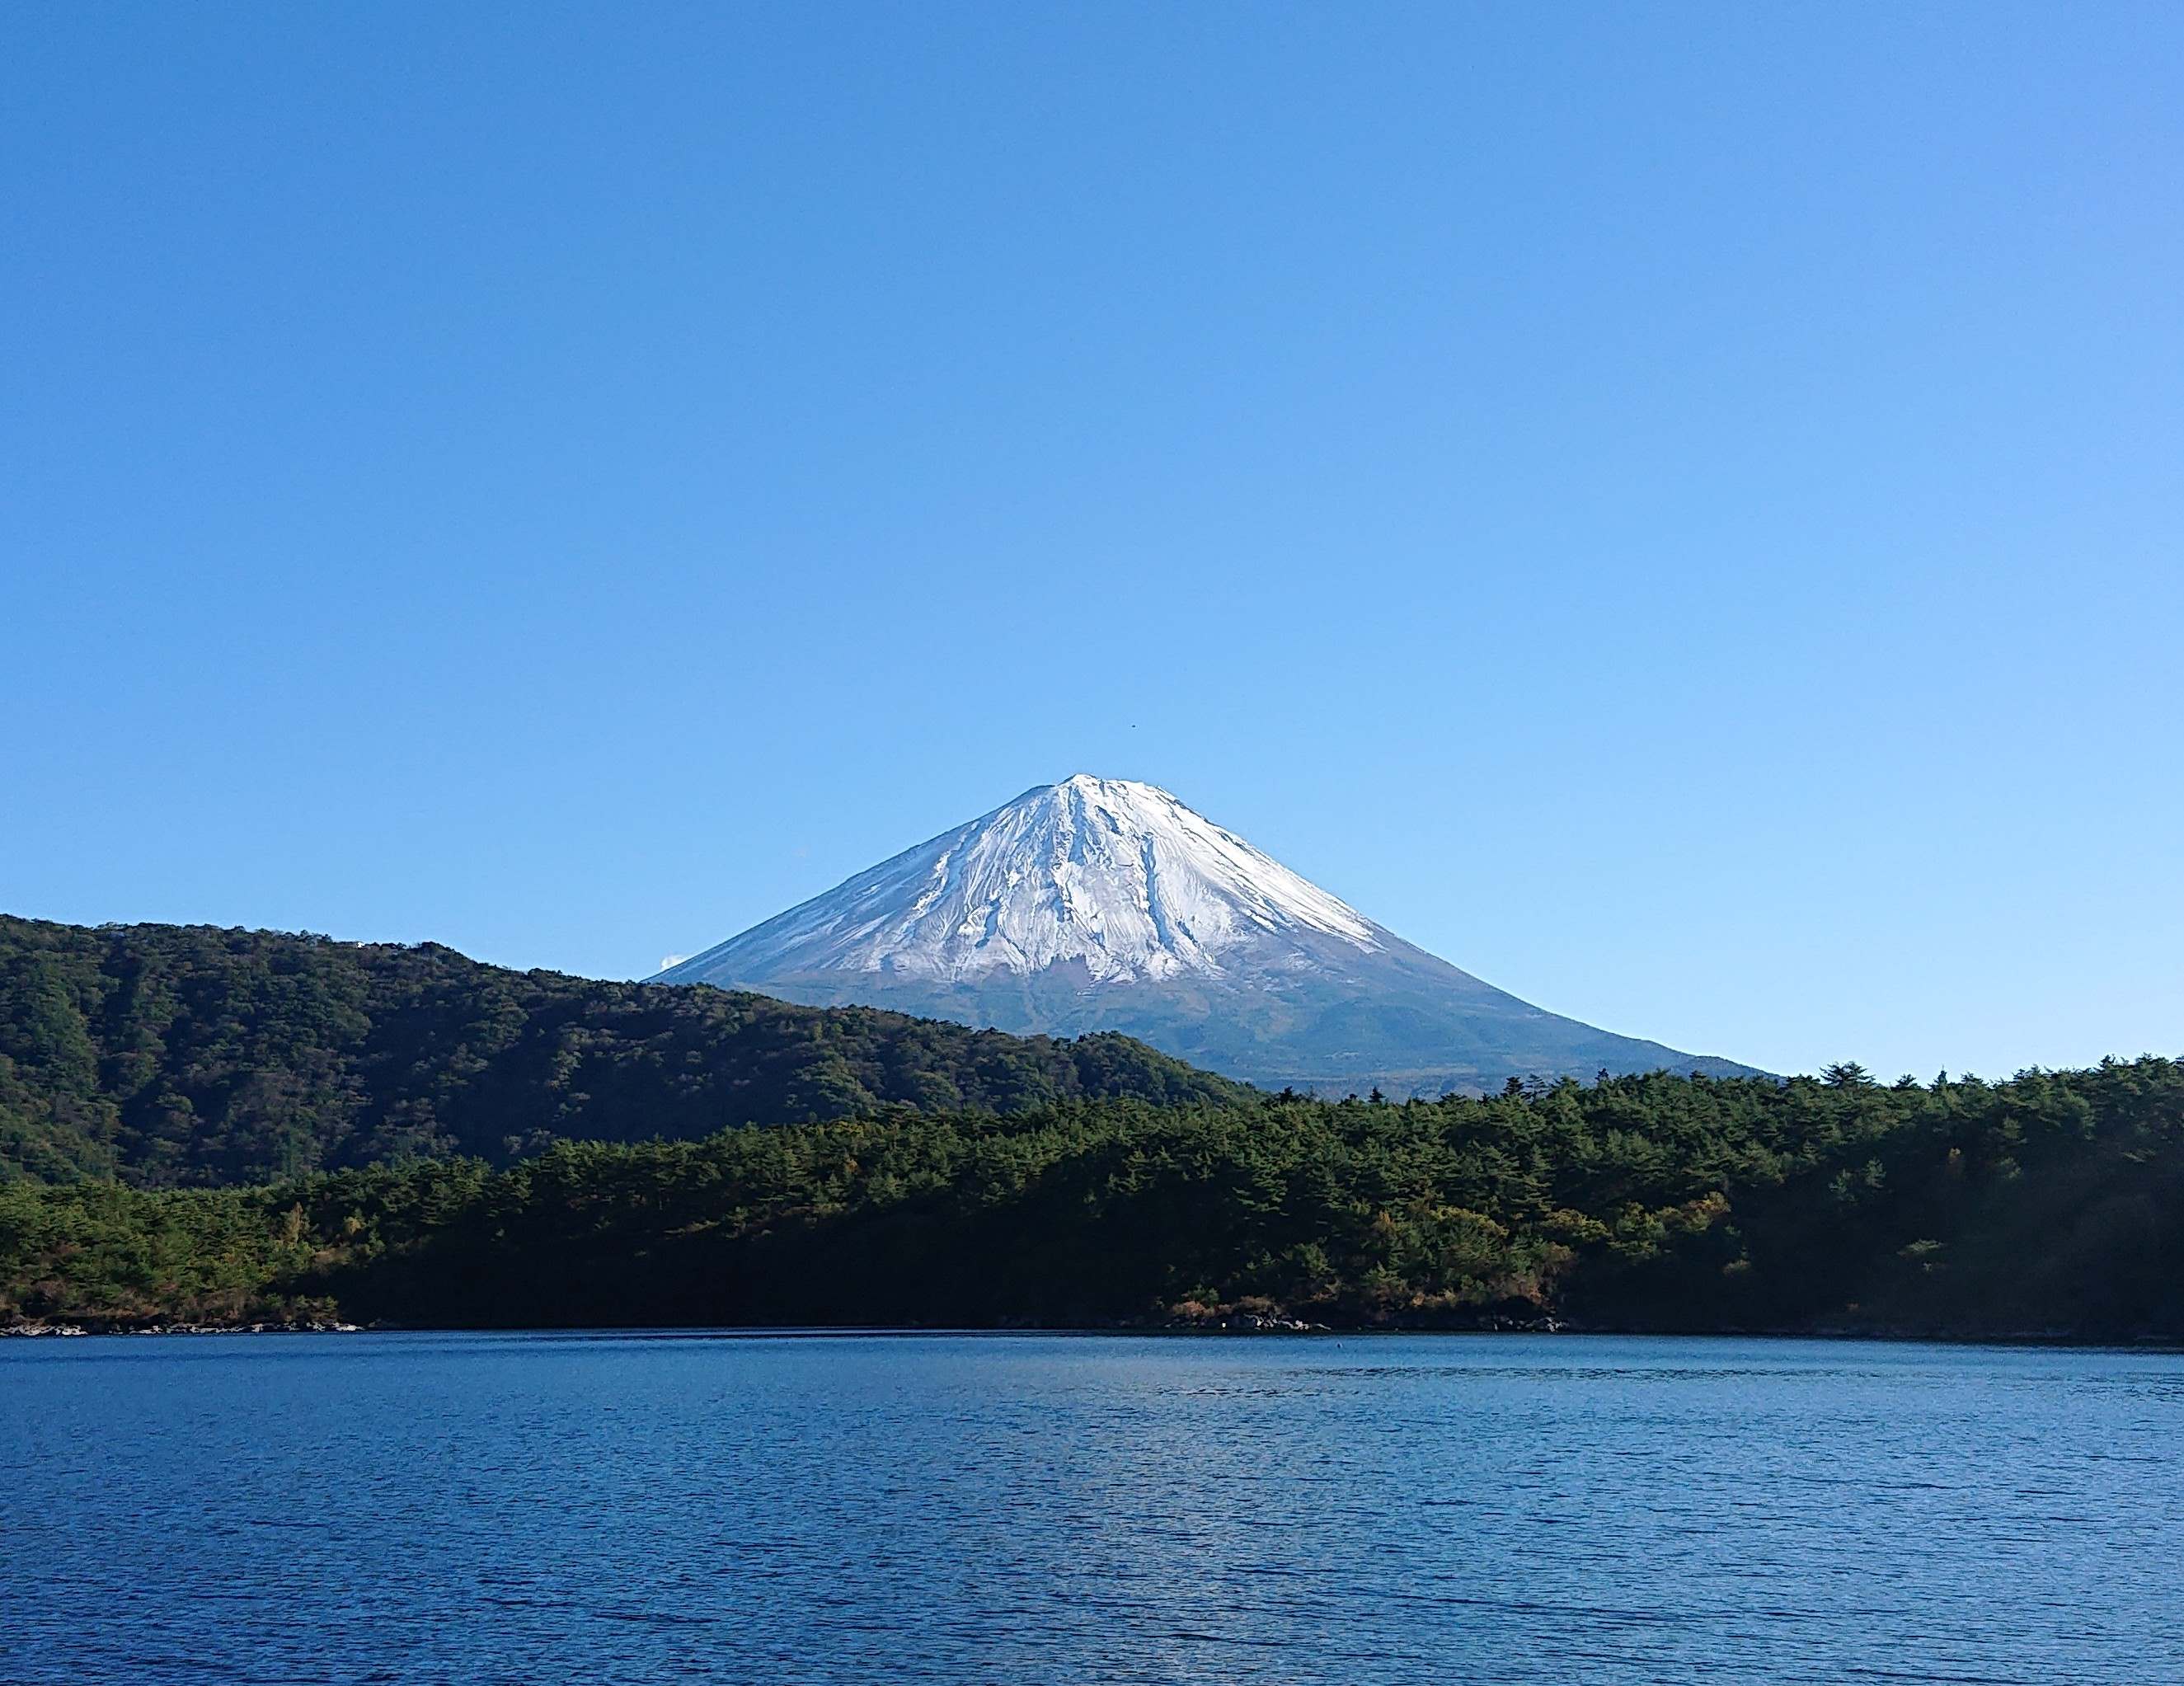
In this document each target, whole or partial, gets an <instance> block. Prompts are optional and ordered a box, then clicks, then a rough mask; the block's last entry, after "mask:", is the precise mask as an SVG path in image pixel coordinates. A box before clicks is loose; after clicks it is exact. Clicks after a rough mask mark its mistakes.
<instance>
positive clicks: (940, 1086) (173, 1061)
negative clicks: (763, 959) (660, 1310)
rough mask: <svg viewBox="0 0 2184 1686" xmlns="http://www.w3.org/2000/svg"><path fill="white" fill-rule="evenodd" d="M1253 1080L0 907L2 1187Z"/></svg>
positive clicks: (770, 1007)
mask: <svg viewBox="0 0 2184 1686" xmlns="http://www.w3.org/2000/svg"><path fill="white" fill-rule="evenodd" d="M1240 1093H1242V1091H1241V1090H1240V1088H1238V1087H1237V1086H1236V1085H1234V1084H1231V1083H1229V1082H1226V1081H1225V1080H1223V1079H1222V1078H1219V1077H1212V1076H1210V1075H1208V1074H1206V1073H1204V1072H1201V1071H1195V1070H1193V1069H1192V1068H1191V1067H1190V1066H1185V1065H1184V1064H1183V1063H1182V1062H1181V1061H1179V1060H1173V1059H1170V1058H1169V1057H1167V1055H1165V1054H1159V1053H1156V1052H1155V1051H1154V1050H1153V1049H1150V1048H1147V1047H1145V1046H1144V1045H1143V1044H1142V1043H1136V1042H1133V1041H1130V1040H1129V1039H1128V1038H1123V1037H1119V1036H1089V1037H1084V1038H1079V1039H1078V1040H1076V1041H1060V1040H1055V1039H1051V1038H1045V1037H1016V1036H1006V1035H1003V1034H1001V1033H1000V1032H995V1031H974V1030H970V1029H967V1028H966V1027H963V1026H961V1025H954V1024H945V1023H939V1022H936V1021H930V1020H920V1019H913V1018H909V1017H906V1016H905V1015H901V1014H899V1013H890V1012H882V1011H877V1010H872V1009H867V1008H842V1009H820V1008H812V1007H797V1006H791V1005H789V1004H787V1003H785V1002H781V1001H776V1000H772V999H769V998H767V997H765V996H760V995H749V994H740V993H730V992H727V991H724V990H718V989H710V988H682V987H673V986H666V985H645V984H632V983H607V982H595V981H592V980H589V979H584V978H576V977H564V976H562V975H560V974H559V973H555V972H544V971H530V972H520V971H508V970H505V969H504V968H501V967H498V966H489V965H480V964H478V963H477V962H476V961H474V960H467V959H465V957H464V956H462V955H461V954H456V953H455V952H454V950H452V949H445V948H442V947H440V946H438V945H437V944H434V943H422V944H419V945H417V946H415V947H406V946H402V945H397V944H383V943H337V942H334V941H332V940H331V939H330V938H324V937H314V936H298V935H291V934H287V933H283V932H264V931H235V930H220V929H216V928H214V927H210V926H170V925H131V926H99V927H97V928H88V927H85V926H70V925H58V924H52V923H48V922H45V921H36V920H26V919H18V918H13V917H9V916H8V915H0V1180H5V1179H7V1178H9V1177H31V1178H33V1179H38V1180H45V1181H65V1180H69V1179H72V1178H76V1177H114V1178H117V1179H119V1180H120V1181H122V1182H131V1183H138V1184H144V1185H149V1186H155V1187H157V1186H183V1185H192V1184H197V1185H202V1184H220V1183H231V1182H254V1181H263V1180H265V1179H268V1178H271V1177H296V1176H301V1175H304V1174H307V1173H309V1172H311V1171H322V1170H334V1169H338V1168H341V1167H343V1166H363V1165H369V1164H373V1163H376V1162H383V1161H388V1160H406V1159H418V1158H423V1159H443V1158H448V1157H451V1156H455V1155H463V1156H466V1157H471V1158H476V1159H481V1160H486V1161H487V1162H488V1163H491V1164H506V1163H508V1162H510V1160H514V1159H515V1158H517V1157H519V1156H521V1155H525V1154H532V1153H536V1152H538V1151H539V1150H540V1149H543V1148H544V1147H546V1146H548V1145H549V1144H550V1143H553V1142H554V1141H555V1140H557V1139H560V1138H569V1137H577V1138H584V1139H588V1140H595V1141H608V1142H630V1141H640V1140H647V1139H652V1138H697V1137H702V1136H706V1135H710V1134H712V1133H713V1132H716V1131H719V1130H721V1129H724V1128H728V1127H733V1126H737V1125H742V1124H749V1123H759V1124H781V1123H801V1122H812V1121H827V1120H831V1119H838V1118H846V1117H850V1116H857V1115H870V1114H873V1113H877V1112H881V1111H883V1110H886V1109H888V1108H890V1107H894V1108H911V1109H915V1110H920V1111H926V1112H949V1113H970V1114H1000V1113H1010V1112H1016V1111H1020V1110H1023V1109H1025V1108H1027V1107H1031V1106H1036V1105H1045V1104H1049V1103H1052V1102H1056V1101H1068V1100H1074V1099H1134V1100H1142V1101H1147V1102H1151V1103H1154V1104H1157V1105H1186V1104H1190V1103H1193V1102H1200V1101H1207V1100H1225V1099H1234V1097H1236V1096H1237V1095H1239V1094H1240Z"/></svg>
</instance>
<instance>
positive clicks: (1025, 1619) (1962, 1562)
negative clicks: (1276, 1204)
mask: <svg viewBox="0 0 2184 1686" xmlns="http://www.w3.org/2000/svg"><path fill="white" fill-rule="evenodd" d="M0 1481H4V1483H5V1486H4V1500H0V1647H4V1651H0V1680H7V1681H10V1682H18V1681H20V1682H39V1683H44V1682H67V1683H70V1686H77V1683H100V1682H108V1681H115V1682H121V1681H126V1682H131V1683H135V1682H174V1681H188V1682H200V1681H206V1682H210V1681H226V1682H257V1681H263V1682H277V1683H281V1686H292V1683H304V1682H318V1681H324V1682H365V1681H386V1682H393V1681H401V1682H435V1681H446V1682H454V1683H462V1686H473V1683H484V1682H499V1681H505V1682H510V1683H523V1686H531V1683H535V1682H546V1681H571V1682H575V1681H582V1682H587V1683H590V1682H643V1683H646V1686H654V1683H669V1682H676V1683H680V1682H688V1681H705V1680H718V1681H754V1682H757V1681H764V1682H772V1681H790V1680H796V1681H822V1680H823V1681H850V1682H863V1681H872V1682H880V1681H888V1682H895V1681H904V1680H946V1681H966V1682H977V1681H1008V1682H1019V1681H1021V1682H1067V1681H1078V1680H1085V1681H1091V1680H1114V1681H1162V1682H1167V1681H1173V1682H1199V1681H1206V1682H1214V1681H1220V1682H1226V1681H1247V1680H1248V1681H1312V1682H1321V1681H1328V1682H1353V1681H1376V1682H1377V1681H1387V1682H1396V1681H1401V1682H1416V1681H1475V1682H1504V1681H1523V1682H1558V1683H1559V1682H1591V1683H1602V1686H1628V1683H1639V1682H1678V1683H1682V1682H1691V1681H1708V1680H1718V1681H1723V1682H1736V1683H1744V1682H1774V1681H1812V1682H1826V1683H1830V1686H1833V1683H1841V1682H1846V1681H1858V1680H1884V1681H1895V1682H1902V1681H1929V1680H1931V1681H1950V1682H1963V1681H1980V1682H2017V1683H2024V1686H2069V1683H2077V1682H2101V1683H2104V1686H2148V1683H2159V1682H2184V1615H2180V1611H2181V1610H2184V1358H2180V1357H2179V1356H2177V1355H2167V1354H2146V1353H2099V1352H2079V1351H2011V1350H1999V1349H1950V1348H1938V1347H1918V1346H1886V1345H1868V1344H1820V1343H1785V1342H1774V1341H1724V1340H1669V1339H1626V1338H1589V1337H1588V1338H1576V1337H1567V1336H1565V1337H1559V1338H1557V1337H1537V1338H1534V1337H1510V1336H1501V1337H1443V1338H1436V1337H1425V1336H1420V1337H1377V1338H1347V1337H1339V1338H1338V1337H1318V1338H1313V1337H1300V1338H1168V1339H1162V1338H1117V1337H1098V1336H1088V1337H1062V1336H1051V1337H1050V1336H1006V1335H1004V1336H983V1337H981V1336H965V1337H950V1336H893V1337H890V1336H877V1337H871V1338H844V1337H826V1338H795V1337H788V1338H734V1337H723V1338H691V1337H686V1336H673V1337H670V1336H655V1337H645V1336H637V1337H629V1336H611V1337H591V1336H567V1335H559V1336H557V1335H544V1336H538V1335H533V1336H498V1335H432V1336H410V1335H356V1336H346V1337H343V1336H325V1337H315V1336H286V1337H259V1338H251V1337H197V1338H134V1339H130V1338H98V1339H79V1340H66V1341H58V1340H49V1341H42V1342H31V1341H10V1342H0Z"/></svg>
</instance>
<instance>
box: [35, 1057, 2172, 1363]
mask: <svg viewBox="0 0 2184 1686" xmlns="http://www.w3.org/2000/svg"><path fill="white" fill-rule="evenodd" d="M1275 1315H1282V1316H1298V1317H1304V1318H1308V1319H1313V1320H1318V1321H1323V1322H1330V1323H1336V1324H1341V1325H1348V1326H1373V1325H1388V1324H1394V1325H1406V1326H1424V1327H1476V1326H1477V1325H1479V1323H1480V1322H1484V1321H1492V1320H1497V1319H1507V1318H1512V1317H1514V1318H1518V1319H1537V1318H1541V1317H1548V1316H1552V1317H1557V1318H1561V1319H1566V1320H1569V1321H1571V1322H1574V1323H1575V1324H1577V1325H1578V1326H1580V1327H1596V1328H1637V1329H1685V1330H1706V1329H1781V1330H1819V1331H1860V1332H1863V1331H1883V1332H1893V1333H1935V1334H1946V1335H1963V1336H1979V1335H2051V1336H2064V1337H2071V1338H2103V1339H2128V1338H2144V1337H2154V1338H2165V1339H2170V1340H2176V1339H2184V1066H2180V1065H2179V1064H2178V1063H2177V1062H2176V1061H2173V1060H2165V1059H2155V1058H2147V1059H2142V1060H2136V1061H2131V1062H2114V1061H2111V1062H2107V1063H2104V1064H2103V1065H2102V1066H2099V1067H2098V1068H2096V1069H2093V1070H2090V1071H2060V1072H2047V1071H2028V1072H2024V1073H2021V1074H2020V1075H2019V1076H2017V1077H2014V1078H2012V1079H2010V1080H2009V1081H2008V1082H1983V1081H1981V1080H1980V1079H1978V1078H1975V1077H1943V1078H1939V1079H1936V1081H1934V1082H1931V1083H1926V1084H1920V1083H1917V1082H1912V1081H1911V1080H1909V1079H1908V1078H1907V1079H1905V1080H1903V1082H1899V1083H1897V1084H1894V1085H1883V1084H1879V1083H1876V1082H1874V1081H1873V1080H1872V1079H1871V1078H1870V1077H1868V1076H1867V1075H1866V1074H1865V1073H1864V1071H1860V1070H1859V1069H1858V1068H1857V1067H1856V1066H1836V1067H1833V1068H1831V1069H1830V1071H1828V1072H1827V1073H1826V1074H1825V1076H1824V1077H1821V1078H1819V1079H1814V1078H1796V1079H1792V1080H1791V1081H1790V1082H1786V1083H1778V1082H1774V1081H1771V1080H1767V1079H1722V1078H1713V1077H1703V1076H1701V1077H1669V1076H1666V1075H1655V1076H1652V1077H1615V1078H1610V1079H1607V1080H1605V1081H1603V1082H1599V1083H1597V1084H1593V1085H1580V1084H1578V1083H1575V1082H1568V1081H1564V1082H1558V1083H1555V1084H1553V1085H1543V1084H1531V1085H1523V1084H1518V1085H1513V1086H1512V1087H1511V1089H1510V1091H1509V1092H1508V1093H1503V1094H1501V1095H1497V1096H1493V1097H1490V1098H1486V1099H1467V1098H1451V1099H1444V1100H1440V1101H1434V1102H1427V1101H1418V1102H1407V1103H1404V1104H1401V1105H1385V1104H1374V1103H1373V1102H1371V1101H1352V1102H1348V1103H1328V1102H1323V1101H1318V1100H1312V1099H1302V1098H1297V1097H1292V1096H1280V1095H1261V1094H1256V1093H1243V1094H1236V1095H1219V1094H1206V1095H1199V1096H1195V1097H1190V1098H1186V1099H1181V1100H1178V1101H1174V1102H1169V1103H1164V1104H1154V1103H1151V1102H1149V1101H1146V1100H1142V1099H1073V1100H1063V1101H1056V1102H1053V1103H1050V1104H1043V1105H1039V1106H1036V1107H1034V1108H1032V1109H1030V1110H1024V1111H1020V1112H1015V1113H1009V1114H998V1115H997V1114H986V1115H981V1116H972V1115H967V1114H956V1115H950V1116H912V1115H909V1114H906V1113H902V1112H899V1111H898V1112H894V1113H891V1114H881V1115H876V1116H875V1115H868V1116H858V1117H855V1118H843V1119H835V1120H830V1121H821V1122H814V1123H808V1124H799V1125H790V1126H787V1127H779V1128H774V1129H765V1130H730V1131H727V1132H721V1133H720V1134H716V1135H714V1136H710V1137H709V1138H705V1139H704V1140H700V1141H664V1142H646V1143H621V1144H608V1143H571V1142H561V1143H554V1144H552V1145H550V1146H549V1147H548V1148H546V1149H544V1150H543V1152H541V1153H539V1154H538V1155H536V1156H534V1157H531V1158H528V1159H525V1160H521V1161H518V1162H515V1163H513V1164H510V1165H507V1166H502V1167H498V1168H496V1167H495V1166H490V1165H487V1164H485V1163H483V1162H481V1161H479V1160H469V1159H459V1160H441V1161H430V1160H426V1161H412V1162H410V1163H408V1164H404V1165H399V1166H379V1167H375V1168H370V1169H361V1170H349V1171H339V1172H337V1173H334V1174H331V1175H327V1174H320V1175H314V1176H309V1177H299V1178H295V1179H292V1180H287V1181H283V1182H279V1183H277V1184H274V1185H271V1186H266V1187H258V1188H212V1189H184V1190H166V1189H148V1188H128V1187H125V1186H121V1185H120V1184H118V1183H114V1182H72V1183H65V1184H58V1185H53V1186H39V1185H36V1184H33V1183H31V1182H14V1183H11V1184H5V1185H0V1322H6V1321H8V1320H10V1319H14V1320H20V1321H29V1322H40V1321H74V1322H80V1323H83V1324H86V1325H88V1326H91V1327H113V1326H126V1325H129V1324H131V1323H138V1322H145V1321H148V1320H155V1319H163V1320H164V1319H176V1318H182V1319H192V1320H205V1321H214V1322H232V1321H237V1320H250V1319H253V1318H258V1319H273V1320H285V1319H292V1318H297V1317H305V1316H342V1317H346V1318H348V1319H351V1320H353V1321H359V1322H369V1321H373V1320H386V1321H390V1322H399V1323H404V1324H410V1325H471V1326H515V1327H522V1326H547V1325H563V1326H569V1325H613V1324H620V1325H646V1324H653V1325H661V1324H682V1325H689V1324H761V1325H763V1324H889V1325H899V1324H928V1325H931V1324H953V1325H994V1324H1005V1323H1011V1322H1031V1323H1045V1324H1061V1325H1067V1324H1079V1325H1081V1324H1096V1323H1104V1322H1165V1321H1169V1320H1181V1321H1184V1322H1190V1321H1195V1320H1202V1319H1204V1318H1206V1317H1208V1316H1275Z"/></svg>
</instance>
